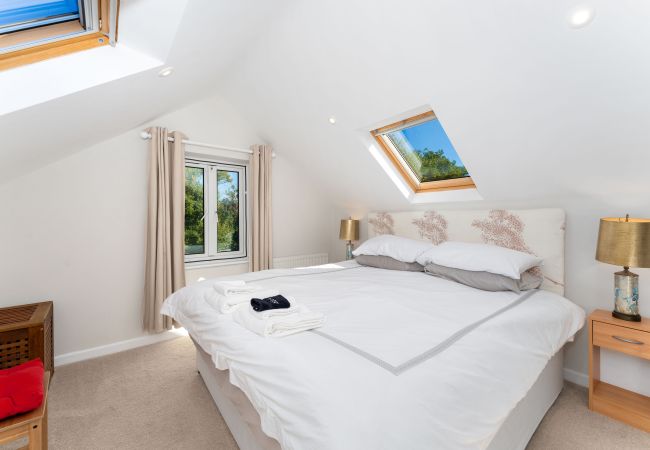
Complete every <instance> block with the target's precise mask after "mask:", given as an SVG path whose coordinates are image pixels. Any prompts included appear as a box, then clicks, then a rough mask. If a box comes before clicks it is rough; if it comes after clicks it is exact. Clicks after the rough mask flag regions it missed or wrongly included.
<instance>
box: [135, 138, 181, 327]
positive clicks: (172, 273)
mask: <svg viewBox="0 0 650 450" xmlns="http://www.w3.org/2000/svg"><path fill="white" fill-rule="evenodd" d="M147 131H148V132H149V133H151V143H150V146H149V208H148V212H147V249H146V256H145V287H144V297H145V303H144V328H145V330H147V331H150V332H161V331H164V330H169V329H170V328H171V327H172V319H171V318H170V317H167V316H162V315H161V314H160V308H161V307H162V303H163V301H164V300H165V298H167V297H168V296H169V295H170V294H171V293H172V292H174V291H176V290H177V289H180V288H182V287H183V286H185V263H184V258H185V255H184V242H183V241H184V239H185V155H184V150H183V143H182V141H183V139H184V138H185V136H183V135H182V134H181V133H179V132H172V133H168V132H167V129H165V128H158V127H152V128H149V129H148V130H147ZM168 137H173V138H174V142H169V140H168V139H167V138H168Z"/></svg>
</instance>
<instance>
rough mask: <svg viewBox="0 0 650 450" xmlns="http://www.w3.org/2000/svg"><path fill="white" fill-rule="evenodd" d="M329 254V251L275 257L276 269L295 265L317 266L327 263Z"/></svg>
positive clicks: (274, 264) (274, 265) (289, 267)
mask: <svg viewBox="0 0 650 450" xmlns="http://www.w3.org/2000/svg"><path fill="white" fill-rule="evenodd" d="M328 262H329V256H328V254H327V253H314V254H312V255H297V256H282V257H280V258H273V268H274V269H292V268H294V267H306V266H317V265H319V264H327V263H328Z"/></svg>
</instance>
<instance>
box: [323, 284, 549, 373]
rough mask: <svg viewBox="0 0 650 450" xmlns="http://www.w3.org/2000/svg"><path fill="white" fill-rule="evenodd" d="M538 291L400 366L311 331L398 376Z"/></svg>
mask: <svg viewBox="0 0 650 450" xmlns="http://www.w3.org/2000/svg"><path fill="white" fill-rule="evenodd" d="M537 292H539V290H538V289H535V290H531V291H526V292H524V293H523V294H521V296H519V298H517V299H516V300H515V301H513V302H512V303H510V304H508V305H506V306H504V307H503V308H501V309H499V310H497V311H495V312H493V313H492V314H489V315H488V316H486V317H484V318H482V319H479V320H477V321H476V322H474V323H471V324H469V325H467V326H466V327H464V328H462V329H460V330H458V331H457V332H456V333H454V334H452V335H451V336H450V337H448V338H447V339H445V340H444V341H442V342H441V343H439V344H438V345H436V346H435V347H433V348H431V349H429V350H427V351H426V352H424V353H422V354H420V355H418V356H416V357H414V358H412V359H410V360H408V361H406V362H405V363H403V364H400V365H399V366H392V365H390V364H388V363H387V362H386V361H384V360H382V359H380V358H377V357H376V356H374V355H371V354H370V353H367V352H364V351H363V350H361V349H359V348H357V347H355V346H353V345H350V344H348V343H347V342H344V341H341V340H340V339H337V338H335V337H334V336H330V335H329V334H327V333H323V332H322V331H320V330H311V332H312V333H314V334H317V335H319V336H322V337H324V338H326V339H329V340H330V341H332V342H334V343H336V344H339V345H340V346H341V347H344V348H346V349H348V350H350V351H353V352H354V353H356V354H358V355H359V356H361V357H363V358H365V359H367V360H368V361H370V362H372V363H375V364H377V365H378V366H379V367H382V368H384V369H386V370H388V371H389V372H391V373H392V374H393V375H396V376H397V375H401V374H402V373H404V372H405V371H407V370H409V369H412V368H413V367H415V366H417V365H418V364H421V363H423V362H425V361H427V360H429V359H431V358H433V357H434V356H436V355H437V354H439V353H441V352H443V351H445V350H446V349H448V348H449V347H451V346H452V345H454V344H455V343H456V342H457V341H458V340H459V339H461V338H462V337H464V336H466V335H467V334H469V333H471V332H472V331H474V330H475V329H476V328H478V327H479V326H481V325H482V324H484V323H485V322H487V321H488V320H491V319H493V318H495V317H497V316H499V315H501V314H503V313H504V312H506V311H508V310H509V309H512V308H514V307H515V306H517V305H520V304H522V303H523V302H524V301H525V300H526V299H528V298H530V297H531V296H532V295H533V294H535V293H537Z"/></svg>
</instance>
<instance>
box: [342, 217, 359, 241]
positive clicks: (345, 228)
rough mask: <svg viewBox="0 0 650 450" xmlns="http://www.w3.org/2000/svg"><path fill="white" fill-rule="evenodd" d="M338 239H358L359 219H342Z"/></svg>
mask: <svg viewBox="0 0 650 450" xmlns="http://www.w3.org/2000/svg"><path fill="white" fill-rule="evenodd" d="M339 239H342V240H344V241H358V240H359V221H358V220H356V219H353V218H351V217H350V218H349V219H342V220H341V229H340V231H339Z"/></svg>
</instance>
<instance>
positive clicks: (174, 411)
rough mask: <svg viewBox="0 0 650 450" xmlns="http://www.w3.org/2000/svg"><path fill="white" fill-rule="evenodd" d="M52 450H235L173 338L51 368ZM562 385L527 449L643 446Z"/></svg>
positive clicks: (184, 342) (185, 349) (184, 345)
mask: <svg viewBox="0 0 650 450" xmlns="http://www.w3.org/2000/svg"><path fill="white" fill-rule="evenodd" d="M50 399H51V400H50V448H52V449H55V450H56V449H84V450H90V449H117V448H119V449H192V450H198V449H224V450H230V449H233V450H235V449H237V445H236V444H235V441H234V440H233V438H232V436H231V435H230V432H229V431H228V428H227V427H226V424H225V423H224V421H223V419H222V418H221V416H220V415H219V412H218V410H217V408H216V407H215V406H214V404H213V403H212V398H211V397H210V395H209V393H208V391H207V389H206V388H205V386H204V385H203V381H202V380H201V378H200V376H199V375H198V374H197V372H196V370H195V368H194V347H193V345H192V343H191V341H190V340H189V338H178V339H174V340H172V341H166V342H163V343H160V344H155V345H151V346H148V347H142V348H139V349H135V350H130V351H127V352H123V353H118V354H115V355H110V356H106V357H103V358H98V359H94V360H90V361H85V362H81V363H77V364H70V365H67V366H63V367H60V368H58V369H57V371H56V375H55V376H54V379H53V382H52V387H51V391H50ZM586 404H587V398H586V390H585V389H583V388H581V387H578V386H575V385H571V384H567V385H566V386H565V388H564V391H563V392H562V394H560V397H559V398H558V400H557V402H556V403H555V405H554V406H553V407H552V408H551V410H550V411H549V413H548V414H547V415H546V418H545V419H544V421H543V422H542V424H541V426H540V427H539V429H538V430H537V432H536V433H535V435H534V436H533V439H532V440H531V442H530V445H529V447H528V449H529V450H541V449H544V450H563V449H566V450H580V449H585V450H595V449H607V450H613V449H621V450H623V449H625V450H627V449H649V448H650V434H647V433H644V432H642V431H639V430H636V429H634V428H631V427H628V426H626V425H623V424H621V423H618V422H615V421H613V420H610V419H608V418H606V417H603V416H600V415H598V414H595V413H592V412H590V411H589V410H588V409H587V406H586Z"/></svg>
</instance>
